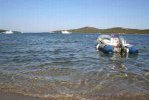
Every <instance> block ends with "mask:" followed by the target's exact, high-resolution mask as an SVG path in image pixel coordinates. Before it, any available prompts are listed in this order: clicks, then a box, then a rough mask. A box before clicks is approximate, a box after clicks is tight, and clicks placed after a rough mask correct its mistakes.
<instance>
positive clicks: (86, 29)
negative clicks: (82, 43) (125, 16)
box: [56, 27, 149, 34]
mask: <svg viewBox="0 0 149 100" xmlns="http://www.w3.org/2000/svg"><path fill="white" fill-rule="evenodd" d="M68 31H70V32H77V33H130V34H149V29H146V30H140V29H130V28H121V27H115V28H109V29H98V28H94V27H82V28H78V29H71V30H68ZM56 32H60V31H56Z"/></svg>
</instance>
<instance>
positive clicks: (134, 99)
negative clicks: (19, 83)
mask: <svg viewBox="0 0 149 100" xmlns="http://www.w3.org/2000/svg"><path fill="white" fill-rule="evenodd" d="M0 100H149V95H120V96H95V97H91V98H90V97H79V96H74V95H71V96H62V95H59V96H52V97H45V98H39V97H32V96H28V95H23V94H20V93H11V92H0Z"/></svg>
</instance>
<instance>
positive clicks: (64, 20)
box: [0, 0, 149, 32]
mask: <svg viewBox="0 0 149 100" xmlns="http://www.w3.org/2000/svg"><path fill="white" fill-rule="evenodd" d="M84 26H93V27H97V28H111V27H126V28H139V29H147V28H149V0H0V29H12V30H18V31H25V32H31V31H34V32H40V31H53V30H59V29H71V28H80V27H84Z"/></svg>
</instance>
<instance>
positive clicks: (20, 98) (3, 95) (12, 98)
mask: <svg viewBox="0 0 149 100" xmlns="http://www.w3.org/2000/svg"><path fill="white" fill-rule="evenodd" d="M0 100H41V99H39V98H38V97H31V96H27V95H23V94H19V93H9V92H0Z"/></svg>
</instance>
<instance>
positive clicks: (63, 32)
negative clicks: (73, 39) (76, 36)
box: [61, 30, 71, 34]
mask: <svg viewBox="0 0 149 100" xmlns="http://www.w3.org/2000/svg"><path fill="white" fill-rule="evenodd" d="M61 33H62V34H70V33H71V32H69V31H66V30H63V31H61Z"/></svg>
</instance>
